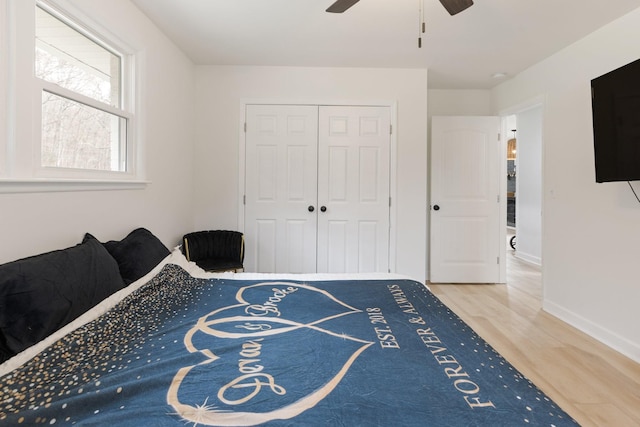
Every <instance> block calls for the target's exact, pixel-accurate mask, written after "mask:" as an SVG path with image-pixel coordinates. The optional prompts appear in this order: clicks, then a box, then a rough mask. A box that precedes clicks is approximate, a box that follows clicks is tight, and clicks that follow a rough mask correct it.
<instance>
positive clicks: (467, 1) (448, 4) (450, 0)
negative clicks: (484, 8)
mask: <svg viewBox="0 0 640 427" xmlns="http://www.w3.org/2000/svg"><path fill="white" fill-rule="evenodd" d="M440 3H442V5H443V6H444V8H445V9H447V12H449V15H452V16H453V15H456V14H458V13H460V12H462V11H463V10H465V9H467V8H469V7H471V6H473V0H440Z"/></svg>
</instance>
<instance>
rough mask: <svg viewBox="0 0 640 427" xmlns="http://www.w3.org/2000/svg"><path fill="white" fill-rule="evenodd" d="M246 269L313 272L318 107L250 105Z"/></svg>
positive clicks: (247, 116)
mask: <svg viewBox="0 0 640 427" xmlns="http://www.w3.org/2000/svg"><path fill="white" fill-rule="evenodd" d="M246 123H247V128H246V139H245V144H246V158H245V162H246V163H245V170H246V178H245V203H246V205H245V230H244V233H245V246H246V248H245V262H244V264H245V270H246V271H254V272H261V273H313V272H315V271H316V233H317V215H316V208H317V206H316V202H317V189H318V185H317V146H318V144H317V141H318V107H316V106H286V105H248V106H247V111H246Z"/></svg>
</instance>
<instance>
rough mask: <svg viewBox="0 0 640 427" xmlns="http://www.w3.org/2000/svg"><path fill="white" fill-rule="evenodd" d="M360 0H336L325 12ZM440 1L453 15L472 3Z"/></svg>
mask: <svg viewBox="0 0 640 427" xmlns="http://www.w3.org/2000/svg"><path fill="white" fill-rule="evenodd" d="M358 1H360V0H337V1H336V2H335V3H333V4H332V5H331V6H329V8H328V9H327V12H331V13H342V12H344V11H345V10H347V9H349V8H350V7H351V6H353V5H354V4H356V3H358ZM440 3H442V5H443V6H444V8H445V9H447V12H449V14H450V15H455V14H456V13H460V12H462V11H463V10H465V9H466V8H468V7H470V6H471V5H473V0H440Z"/></svg>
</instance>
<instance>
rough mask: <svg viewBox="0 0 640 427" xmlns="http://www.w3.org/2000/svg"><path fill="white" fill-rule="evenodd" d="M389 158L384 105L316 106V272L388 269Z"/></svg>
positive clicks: (386, 115)
mask: <svg viewBox="0 0 640 427" xmlns="http://www.w3.org/2000/svg"><path fill="white" fill-rule="evenodd" d="M389 161H390V112H389V108H388V107H357V106H321V107H320V110H319V136H318V205H319V206H320V207H321V208H322V206H324V207H325V208H326V210H325V211H322V209H321V211H320V212H319V213H318V272H332V273H356V272H387V271H388V269H389V194H390V193H389V191H390V190H389V182H390V176H389V174H390V164H389ZM336 224H340V225H341V228H340V230H341V234H340V237H339V238H338V233H337V232H336ZM338 257H340V259H341V262H338V261H337V258H338Z"/></svg>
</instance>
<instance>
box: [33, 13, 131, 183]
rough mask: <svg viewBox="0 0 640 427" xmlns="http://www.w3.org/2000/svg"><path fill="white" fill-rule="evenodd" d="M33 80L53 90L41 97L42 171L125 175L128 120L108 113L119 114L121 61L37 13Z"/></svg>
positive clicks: (89, 40) (55, 20)
mask: <svg viewBox="0 0 640 427" xmlns="http://www.w3.org/2000/svg"><path fill="white" fill-rule="evenodd" d="M35 75H36V77H38V78H40V79H42V80H44V81H46V82H49V83H53V84H54V85H53V86H52V85H49V86H47V87H45V88H44V89H43V91H42V141H41V166H44V167H56V168H74V169H89V170H100V171H126V152H127V150H126V134H127V132H126V126H127V119H126V118H124V117H122V116H119V115H117V114H114V113H113V112H109V111H107V110H110V108H109V107H115V108H121V105H120V104H121V84H120V83H121V82H120V80H121V79H120V75H121V57H120V56H118V55H116V54H114V53H113V52H112V51H110V50H108V49H106V48H105V47H103V46H101V45H100V44H98V43H96V42H95V41H94V40H92V39H90V38H88V37H87V36H85V35H84V34H82V33H80V32H78V31H76V30H75V29H73V28H71V27H70V26H69V25H67V24H66V23H64V22H62V21H61V20H59V19H57V18H56V17H54V16H52V15H51V14H49V13H48V12H46V11H44V10H42V9H40V8H36V49H35ZM58 87H60V88H63V89H62V90H58V89H56V88H58ZM85 97H86V98H89V99H86V98H85ZM96 101H97V102H96ZM101 105H104V107H101Z"/></svg>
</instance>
